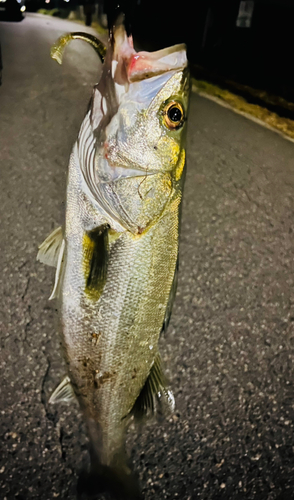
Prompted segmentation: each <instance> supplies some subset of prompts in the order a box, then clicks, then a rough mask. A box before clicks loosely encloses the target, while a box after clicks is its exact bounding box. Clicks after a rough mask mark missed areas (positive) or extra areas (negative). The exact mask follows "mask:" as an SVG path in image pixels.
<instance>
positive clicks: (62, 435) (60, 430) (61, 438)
mask: <svg viewBox="0 0 294 500" xmlns="http://www.w3.org/2000/svg"><path fill="white" fill-rule="evenodd" d="M63 438H64V431H63V427H62V426H60V428H59V444H60V453H61V459H62V460H63V461H65V459H66V452H65V448H64V445H63Z"/></svg>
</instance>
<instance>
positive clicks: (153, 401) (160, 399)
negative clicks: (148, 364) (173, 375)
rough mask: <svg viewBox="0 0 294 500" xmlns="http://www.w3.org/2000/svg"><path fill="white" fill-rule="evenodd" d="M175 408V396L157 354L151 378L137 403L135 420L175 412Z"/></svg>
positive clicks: (134, 411)
mask: <svg viewBox="0 0 294 500" xmlns="http://www.w3.org/2000/svg"><path fill="white" fill-rule="evenodd" d="M174 406H175V400H174V396H173V393H172V392H171V391H170V390H169V389H167V387H166V380H165V376H164V374H163V371H162V367H161V359H160V355H159V354H157V356H156V357H155V360H154V363H153V365H152V368H151V371H150V373H149V376H148V378H147V380H146V382H145V384H144V386H143V389H142V390H141V392H140V394H139V396H138V398H137V400H136V402H135V405H134V408H133V410H132V413H133V415H134V416H135V418H142V417H144V416H146V415H149V414H150V413H151V414H154V413H155V412H160V413H166V412H167V411H169V412H173V411H174Z"/></svg>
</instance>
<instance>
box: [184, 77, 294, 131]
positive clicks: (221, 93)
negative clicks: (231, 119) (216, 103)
mask: <svg viewBox="0 0 294 500" xmlns="http://www.w3.org/2000/svg"><path fill="white" fill-rule="evenodd" d="M192 84H193V90H195V92H197V93H198V94H200V95H201V94H202V95H207V96H212V97H214V98H216V99H220V100H221V101H223V102H224V103H226V104H228V105H229V106H230V107H231V108H233V109H235V110H237V111H239V112H240V113H244V114H246V115H251V116H253V117H254V118H256V119H257V120H260V121H262V122H264V123H265V124H266V125H268V126H269V127H271V128H274V129H276V130H278V131H279V132H280V133H282V134H284V135H286V136H287V137H290V138H291V139H292V140H294V120H291V119H290V118H283V117H281V116H279V115H278V114H276V113H274V112H272V111H269V110H268V109H267V108H266V107H262V106H259V105H257V104H250V103H248V102H247V101H246V99H244V98H243V97H241V96H238V95H236V94H233V93H232V92H230V91H228V90H225V89H222V88H220V87H218V86H217V85H214V84H212V83H208V82H206V81H204V80H196V79H195V78H192Z"/></svg>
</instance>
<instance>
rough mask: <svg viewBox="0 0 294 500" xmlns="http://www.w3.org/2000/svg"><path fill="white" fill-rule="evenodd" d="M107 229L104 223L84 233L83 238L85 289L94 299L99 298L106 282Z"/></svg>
mask: <svg viewBox="0 0 294 500" xmlns="http://www.w3.org/2000/svg"><path fill="white" fill-rule="evenodd" d="M108 231H109V227H108V225H106V224H104V225H102V226H100V227H98V228H97V229H94V230H93V231H89V232H87V233H85V235H84V239H83V247H84V269H85V278H86V289H85V291H86V293H87V294H88V295H89V296H90V297H91V298H93V299H95V300H98V299H99V297H100V295H101V293H102V291H103V288H104V285H105V282H106V274H107V264H108V253H109V239H108Z"/></svg>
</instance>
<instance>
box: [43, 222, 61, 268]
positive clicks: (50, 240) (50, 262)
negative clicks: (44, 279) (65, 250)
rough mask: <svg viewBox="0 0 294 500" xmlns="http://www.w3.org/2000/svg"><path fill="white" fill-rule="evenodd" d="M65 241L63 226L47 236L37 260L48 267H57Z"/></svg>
mask: <svg viewBox="0 0 294 500" xmlns="http://www.w3.org/2000/svg"><path fill="white" fill-rule="evenodd" d="M62 240H63V234H62V228H61V226H60V227H58V228H57V229H54V231H52V233H50V234H49V236H47V238H46V240H45V241H43V243H42V244H41V245H40V246H39V251H38V255H37V260H38V261H40V262H42V263H43V264H47V266H53V267H57V262H58V255H59V252H60V248H61V244H62Z"/></svg>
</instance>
